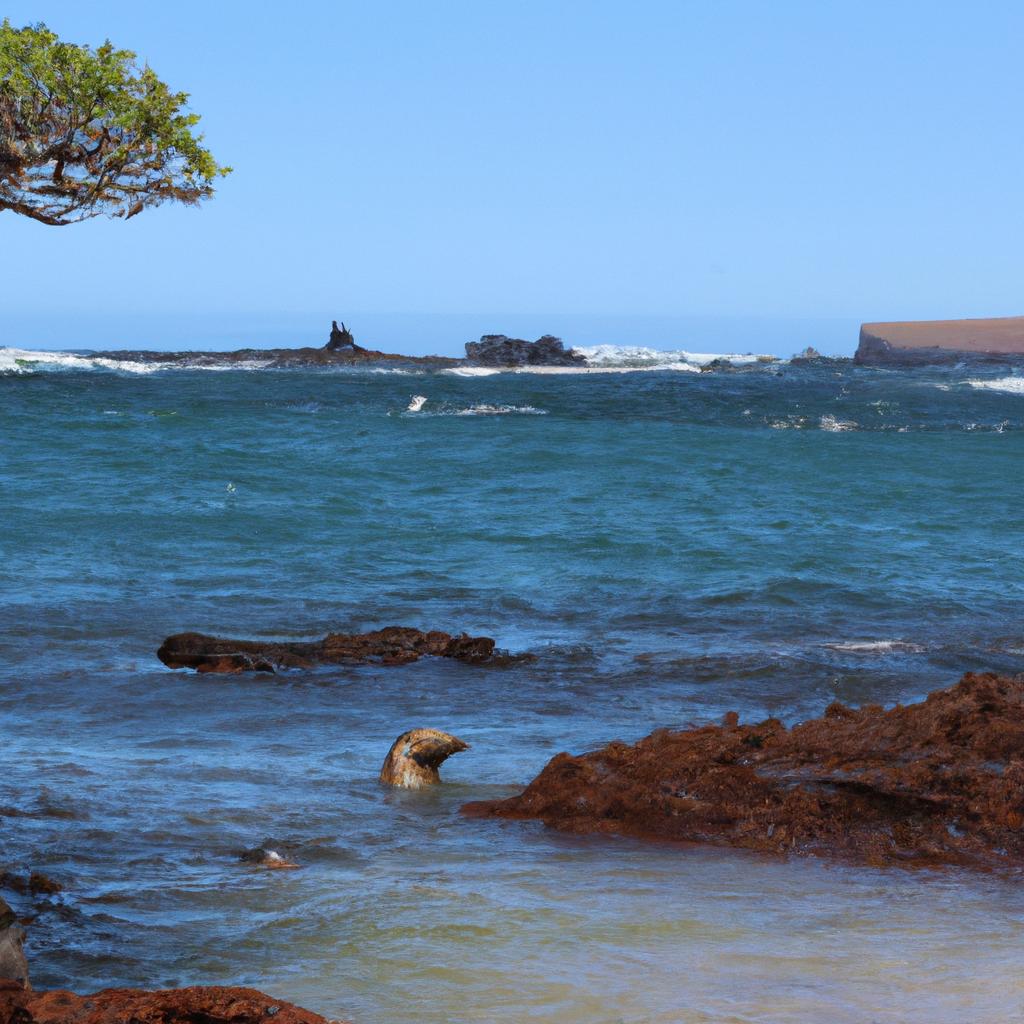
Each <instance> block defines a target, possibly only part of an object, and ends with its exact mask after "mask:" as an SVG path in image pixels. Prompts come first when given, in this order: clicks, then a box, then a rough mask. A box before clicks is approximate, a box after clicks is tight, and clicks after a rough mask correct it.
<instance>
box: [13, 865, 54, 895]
mask: <svg viewBox="0 0 1024 1024" xmlns="http://www.w3.org/2000/svg"><path fill="white" fill-rule="evenodd" d="M0 887H2V888H5V889H11V890H13V891H14V892H18V893H21V894H22V895H25V894H28V893H31V894H32V895H33V896H38V895H40V894H43V895H46V896H55V895H56V894H57V893H59V892H63V890H64V887H63V886H62V885H61V884H60V882H55V881H54V880H53V879H52V878H48V877H47V876H46V875H44V874H43V873H42V872H41V871H33V872H32V873H31V874H30V875H29V876H28V878H25V876H24V875H16V874H14V873H13V872H11V871H4V872H0Z"/></svg>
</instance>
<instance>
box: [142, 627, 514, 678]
mask: <svg viewBox="0 0 1024 1024" xmlns="http://www.w3.org/2000/svg"><path fill="white" fill-rule="evenodd" d="M493 653H494V641H493V640H492V639H491V638H490V637H486V636H469V635H468V634H466V633H463V634H462V635H461V636H452V635H451V634H450V633H442V632H440V631H439V630H435V631H432V632H429V633H425V632H424V631H423V630H421V629H412V628H409V627H406V626H388V627H387V628H385V629H378V630H374V631H373V632H370V633H329V634H328V635H327V636H325V637H324V638H323V640H312V641H291V642H289V641H276V640H228V639H222V638H220V637H215V636H206V635H204V634H203V633H177V634H175V635H174V636H169V637H168V638H167V639H166V640H165V641H164V642H163V644H162V645H161V646H160V649H159V650H158V651H157V652H156V655H157V657H158V658H159V659H160V660H161V661H162V662H163V663H164V664H165V665H167V666H168V667H169V668H194V669H195V670H196V671H197V672H219V673H239V672H278V671H280V670H281V669H308V668H312V667H313V666H315V665H320V664H331V665H359V664H366V663H373V664H378V665H406V664H408V663H409V662H411V661H417V660H419V659H420V658H422V657H423V656H424V655H431V656H433V657H436V658H454V659H455V660H456V661H467V662H484V661H487V660H488V659H489V658H490V657H491V656H492V655H493Z"/></svg>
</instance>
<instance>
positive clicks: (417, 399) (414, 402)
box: [405, 395, 427, 412]
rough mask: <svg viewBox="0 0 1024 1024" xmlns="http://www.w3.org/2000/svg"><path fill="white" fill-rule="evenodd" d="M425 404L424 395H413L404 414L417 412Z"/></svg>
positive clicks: (425, 398) (425, 397)
mask: <svg viewBox="0 0 1024 1024" xmlns="http://www.w3.org/2000/svg"><path fill="white" fill-rule="evenodd" d="M426 404H427V396H426V395H413V396H412V398H410V399H409V404H408V405H407V406H406V407H405V411H406V412H419V411H420V409H422V408H423V406H425V405H426Z"/></svg>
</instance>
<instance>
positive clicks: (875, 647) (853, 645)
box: [822, 640, 924, 654]
mask: <svg viewBox="0 0 1024 1024" xmlns="http://www.w3.org/2000/svg"><path fill="white" fill-rule="evenodd" d="M822 646H824V647H829V648H831V649H832V650H833V651H846V652H848V653H850V654H887V653H889V652H890V651H903V652H905V653H907V654H920V653H921V651H923V650H924V648H923V647H922V646H921V645H920V644H912V643H908V642H907V641H906V640H844V641H841V642H837V643H834V644H823V645H822Z"/></svg>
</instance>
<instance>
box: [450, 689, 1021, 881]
mask: <svg viewBox="0 0 1024 1024" xmlns="http://www.w3.org/2000/svg"><path fill="white" fill-rule="evenodd" d="M464 810H465V811H466V812H467V813H471V814H477V815H487V816H491V817H498V818H536V819H540V820H541V821H543V822H544V823H545V824H547V825H550V826H552V827H555V828H559V829H564V830H566V831H569V832H598V833H612V834H619V835H630V836H639V837H644V838H652V839H669V840H684V841H689V842H699V843H713V844H717V845H728V846H737V847H744V848H747V849H751V850H760V851H765V852H772V853H797V854H813V855H819V856H829V857H841V858H847V859H851V860H855V861H859V862H862V863H868V864H876V865H882V864H910V865H943V864H960V865H966V866H970V867H978V868H992V867H1015V868H1016V867H1021V866H1024V677H1015V678H1007V677H1002V676H997V675H992V674H984V675H975V674H972V673H968V674H967V675H965V676H964V677H963V679H961V680H960V682H959V683H958V684H957V685H956V686H954V687H952V688H951V689H948V690H940V691H938V692H936V693H932V694H931V695H929V697H928V698H927V699H926V700H925V701H923V702H922V703H919V704H911V705H908V706H906V707H899V706H897V707H895V708H893V709H891V710H888V711H885V710H883V709H882V708H881V707H879V706H876V705H871V706H867V707H863V708H860V709H858V710H855V709H853V708H849V707H845V706H843V705H841V704H838V703H836V704H832V705H830V706H829V707H828V709H827V710H826V711H825V713H824V715H823V716H822V717H821V718H819V719H815V720H813V721H810V722H805V723H803V724H802V725H797V726H794V727H793V728H791V729H790V728H786V726H784V725H783V724H782V722H780V721H778V720H777V719H774V718H769V719H766V720H765V721H763V722H759V723H758V724H756V725H740V724H739V721H738V718H737V716H736V715H735V713H730V714H729V715H727V716H726V719H725V722H724V724H723V725H708V726H705V727H703V728H697V729H689V730H685V731H682V732H670V731H668V730H660V731H658V732H654V733H652V734H651V735H650V736H648V737H647V738H646V739H643V740H641V741H640V742H639V743H636V744H634V745H632V746H630V745H627V744H625V743H621V742H616V743H611V744H609V745H608V746H607V747H604V748H603V749H602V750H599V751H596V752H594V753H590V754H583V755H581V756H578V757H573V756H571V755H569V754H558V755H557V756H556V757H555V758H553V759H552V760H551V761H550V762H549V763H548V765H547V766H546V767H545V768H544V770H543V771H542V772H541V773H540V775H538V776H537V778H536V779H534V781H533V782H531V783H530V785H529V786H528V787H527V788H526V790H525V791H524V792H523V793H521V794H520V795H519V796H515V797H512V798H511V799H507V800H497V801H485V802H481V803H475V804H468V805H466V807H465V808H464Z"/></svg>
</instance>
